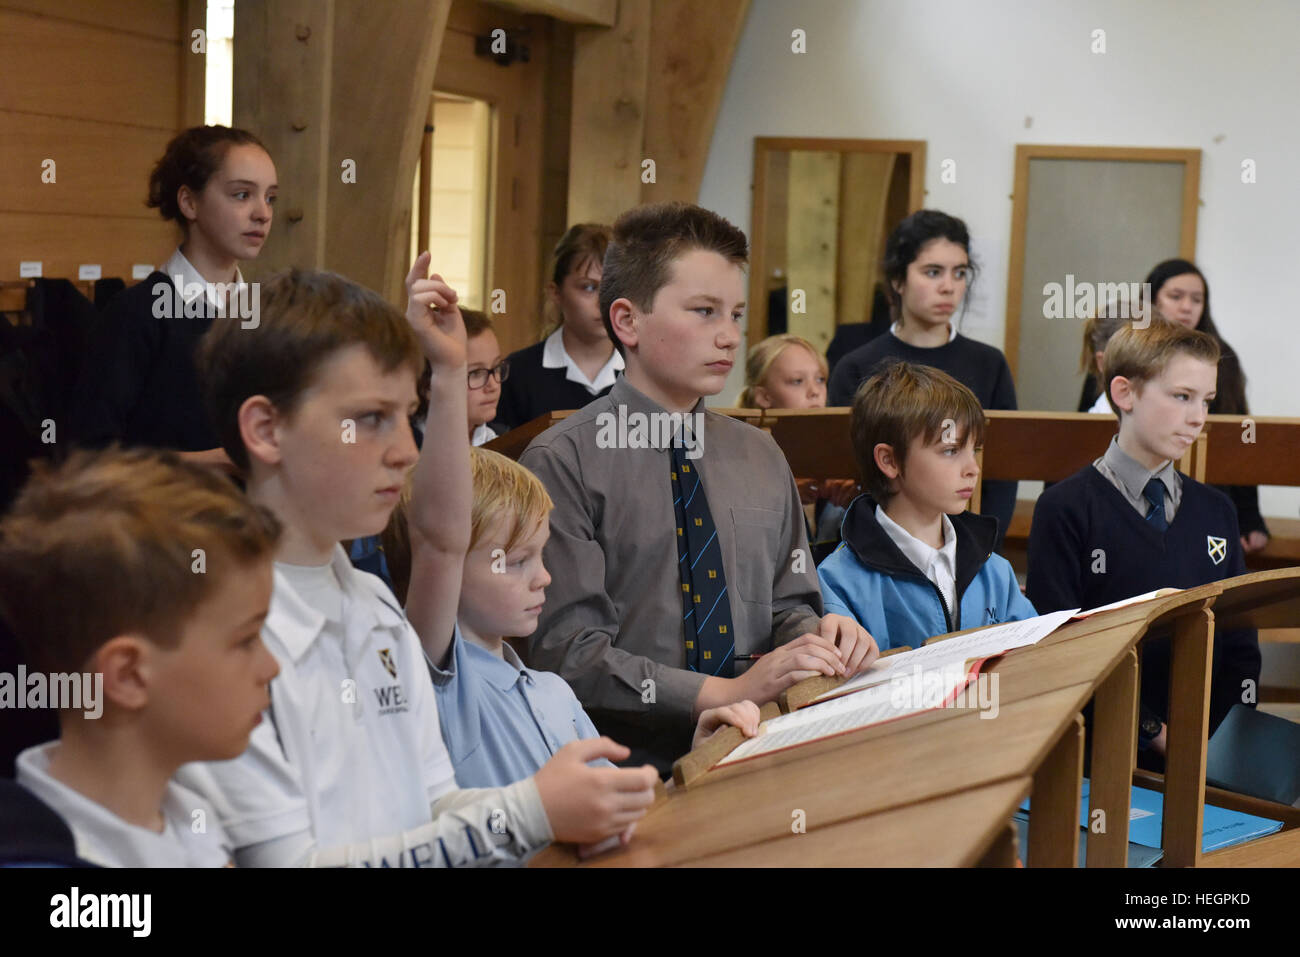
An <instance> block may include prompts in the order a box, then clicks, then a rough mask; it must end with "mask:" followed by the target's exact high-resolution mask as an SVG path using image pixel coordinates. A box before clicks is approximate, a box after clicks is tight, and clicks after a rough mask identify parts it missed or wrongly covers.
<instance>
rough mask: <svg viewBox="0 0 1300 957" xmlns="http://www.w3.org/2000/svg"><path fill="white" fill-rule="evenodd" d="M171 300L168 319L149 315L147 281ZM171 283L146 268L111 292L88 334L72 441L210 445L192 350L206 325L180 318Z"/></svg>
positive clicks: (205, 320) (191, 448) (213, 442)
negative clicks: (143, 273)
mask: <svg viewBox="0 0 1300 957" xmlns="http://www.w3.org/2000/svg"><path fill="white" fill-rule="evenodd" d="M159 284H161V285H163V286H165V287H167V289H168V295H170V296H171V298H172V303H171V313H172V317H171V318H161V319H160V318H157V317H155V315H154V294H153V290H154V286H156V285H159ZM175 288H176V287H175V286H174V285H173V284H172V281H171V280H170V279H169V278H167V276H166V275H164V274H163V273H161V272H158V271H154V272H152V273H150V274H149V278H147V279H145V280H144V281H143V282H140V283H137V284H136V285H134V286H132V287H131V288H129V289H127V290H126V291H125V292H123V293H121V294H120V295H118V296H116V297H115V298H114V299H113V300H112V301H111V302H110V303H109V304H108V306H107V307H105V309H104V312H103V314H102V315H101V316H100V318H99V322H98V324H97V326H96V327H95V329H94V331H93V332H92V333H91V340H90V343H89V345H88V351H87V354H86V361H85V363H84V365H83V367H82V373H81V381H80V385H79V387H78V389H77V394H76V395H75V396H74V397H73V400H72V408H71V429H70V431H71V432H72V439H73V442H74V443H76V444H78V445H84V446H89V447H92V448H99V447H102V446H105V445H107V444H109V443H110V442H115V441H116V442H121V443H122V444H123V445H148V446H154V447H158V448H167V449H176V450H178V451H181V452H200V451H203V450H204V449H211V448H215V447H216V446H217V445H219V444H220V443H219V442H218V441H217V433H216V430H215V429H214V428H213V427H212V425H211V423H209V421H208V416H207V413H206V411H205V410H204V408H203V397H202V395H201V393H200V390H199V381H198V373H197V371H196V370H195V368H194V353H195V350H196V349H197V348H198V344H199V340H200V339H202V338H203V334H204V333H205V332H207V331H208V329H209V328H210V327H211V326H212V323H213V320H212V319H211V318H210V317H207V316H201V317H186V316H185V315H184V305H183V304H181V302H180V297H179V296H177V295H176V292H175Z"/></svg>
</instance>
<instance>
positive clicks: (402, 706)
mask: <svg viewBox="0 0 1300 957" xmlns="http://www.w3.org/2000/svg"><path fill="white" fill-rule="evenodd" d="M379 663H380V664H382V665H383V666H384V670H385V671H387V672H388V674H389V676H390V677H393V678H396V677H397V661H396V659H395V658H393V652H392V649H390V648H380V649H379ZM372 690H373V691H374V692H375V698H376V700H378V702H379V713H380V714H381V715H385V714H400V713H401V712H403V711H409V710H410V707H409V704H408V702H407V698H406V693H405V691H404V690H403V689H402V685H401V683H400V682H399V683H397V684H391V685H385V686H383V687H379V688H374V689H372Z"/></svg>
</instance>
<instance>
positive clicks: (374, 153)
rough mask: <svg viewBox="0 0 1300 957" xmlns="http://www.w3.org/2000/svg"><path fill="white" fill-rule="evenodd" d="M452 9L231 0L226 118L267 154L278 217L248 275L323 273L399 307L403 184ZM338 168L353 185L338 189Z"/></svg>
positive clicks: (407, 193) (405, 218)
mask: <svg viewBox="0 0 1300 957" xmlns="http://www.w3.org/2000/svg"><path fill="white" fill-rule="evenodd" d="M450 8H451V0H434V2H431V3H426V4H415V3H409V4H380V5H378V6H373V5H367V4H365V3H363V2H362V0H276V2H275V3H270V2H269V0H240V3H239V4H238V5H237V8H236V16H237V17H238V18H239V21H238V23H237V25H236V30H235V34H236V39H235V86H234V121H235V123H236V124H237V125H240V126H246V127H248V128H249V129H251V130H253V131H254V132H256V133H257V134H258V135H259V136H261V137H262V138H263V140H264V141H265V142H266V144H267V146H268V148H269V149H270V150H271V156H272V158H273V159H274V160H275V162H276V168H277V173H278V176H279V182H280V195H281V200H280V204H279V209H280V210H283V212H281V213H280V215H279V216H278V217H277V222H276V223H275V225H274V227H273V228H272V230H271V236H270V240H269V242H268V244H267V249H266V250H265V251H264V252H263V254H262V255H261V256H260V257H259V259H258V262H257V263H256V265H255V266H251V267H250V269H249V270H246V271H245V272H246V273H252V274H254V275H261V274H265V273H266V272H269V271H271V270H273V269H276V268H283V267H284V266H288V265H290V264H292V265H296V266H301V267H310V268H317V269H332V270H334V271H337V272H340V273H342V274H344V275H346V276H348V277H349V278H351V279H354V280H356V281H357V282H359V283H361V284H362V285H364V286H368V287H369V288H371V289H374V290H376V291H378V292H380V293H382V294H383V295H384V296H385V297H387V298H388V299H389V300H391V301H393V302H401V301H402V298H403V293H402V277H403V276H405V274H406V270H407V268H408V267H409V265H410V264H409V263H408V262H407V259H408V257H409V247H410V225H411V193H412V189H411V186H412V182H413V180H414V177H415V163H416V158H417V156H418V155H419V148H420V138H421V136H422V135H423V119H424V116H425V113H426V110H427V103H428V96H429V91H430V90H431V89H432V86H433V74H434V70H435V69H436V67H437V58H438V57H437V54H438V49H439V47H440V45H441V42H442V33H443V30H444V28H445V25H446V21H447V14H448V11H449V10H450ZM336 25H337V28H336ZM376 91H379V92H378V93H377V92H376ZM347 160H351V161H353V163H355V168H356V177H355V182H345V181H344V178H343V173H344V163H345V161H347Z"/></svg>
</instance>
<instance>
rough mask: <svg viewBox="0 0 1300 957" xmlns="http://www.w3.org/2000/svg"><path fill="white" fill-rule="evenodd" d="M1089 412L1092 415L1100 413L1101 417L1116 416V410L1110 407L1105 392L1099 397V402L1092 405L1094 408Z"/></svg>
mask: <svg viewBox="0 0 1300 957" xmlns="http://www.w3.org/2000/svg"><path fill="white" fill-rule="evenodd" d="M1088 411H1089V412H1090V413H1094V412H1095V413H1100V414H1101V415H1114V414H1115V410H1114V409H1112V408H1111V407H1110V401H1109V400H1108V399H1107V398H1106V393H1105V392H1103V393H1102V394H1101V395H1099V396H1097V401H1096V402H1094V403H1093V404H1092V408H1091V409H1089V410H1088Z"/></svg>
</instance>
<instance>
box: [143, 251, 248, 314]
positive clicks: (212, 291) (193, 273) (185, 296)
mask: <svg viewBox="0 0 1300 957" xmlns="http://www.w3.org/2000/svg"><path fill="white" fill-rule="evenodd" d="M160 272H162V273H164V274H165V275H166V276H167V278H168V279H170V280H171V281H172V283H174V284H175V286H176V291H177V293H179V294H180V297H181V301H182V302H184V303H185V304H186V305H187V306H188V305H189V304H190V303H191V302H193V301H194V300H195V299H196V298H198V297H197V296H195V295H193V290H194V287H195V284H197V285H199V286H200V287H202V288H203V290H204V292H205V293H206V294H207V297H208V302H209V303H210V304H211V305H212V308H213V309H220V308H222V307H223V303H222V302H221V297H220V295H219V294H218V293H217V288H216V283H210V282H208V281H207V280H206V279H204V278H203V276H202V275H200V274H199V271H198V270H197V269H195V268H194V264H193V263H191V262H190V261H189V260H188V259H186V258H185V255H184V254H183V253H182V252H181V249H180V247H179V246H177V247H176V251H175V252H174V253H172V254H171V256H170V257H169V258H168V260H167V261H166V262H165V263H163V264H162V268H161V270H160ZM235 284H236V286H242V285H243V284H244V274H243V273H241V272H240V271H239V267H238V266H236V267H235ZM233 294H234V293H233V291H232V295H233Z"/></svg>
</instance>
